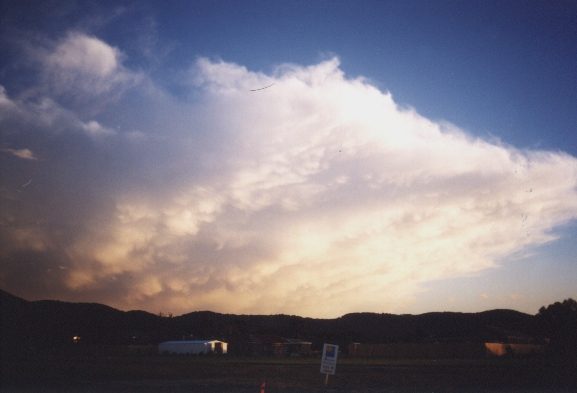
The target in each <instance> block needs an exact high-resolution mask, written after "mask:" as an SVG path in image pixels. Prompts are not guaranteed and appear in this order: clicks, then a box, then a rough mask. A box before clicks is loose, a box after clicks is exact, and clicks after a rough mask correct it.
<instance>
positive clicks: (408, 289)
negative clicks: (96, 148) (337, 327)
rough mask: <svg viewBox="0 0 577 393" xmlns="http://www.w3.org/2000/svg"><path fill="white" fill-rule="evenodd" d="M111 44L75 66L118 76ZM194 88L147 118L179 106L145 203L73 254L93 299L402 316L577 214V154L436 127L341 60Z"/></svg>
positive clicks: (229, 74) (140, 197)
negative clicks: (425, 293)
mask: <svg viewBox="0 0 577 393" xmlns="http://www.w3.org/2000/svg"><path fill="white" fill-rule="evenodd" d="M82 42H84V43H86V41H85V40H83V41H82ZM89 42H91V44H90V45H92V44H93V43H92V41H89ZM66 45H72V44H70V43H69V44H66ZM74 45H77V44H76V43H75V44H74ZM94 45H95V47H94V48H92V49H91V50H92V51H94V53H99V56H109V57H110V59H108V60H106V61H105V60H102V62H101V63H98V64H97V65H95V66H94V67H96V69H92V68H90V67H92V66H87V65H84V63H79V64H77V63H75V62H73V61H69V62H67V64H72V65H74V66H75V67H79V68H81V69H82V70H83V72H85V71H86V69H88V70H92V71H91V72H93V73H94V74H95V75H97V77H101V75H105V76H106V75H108V74H106V72H114V67H116V66H117V65H116V66H115V64H117V63H115V62H114V61H113V60H112V58H113V57H114V56H113V55H114V53H116V52H115V51H113V50H106V49H103V48H101V47H99V46H98V45H96V44H94ZM75 50H76V49H75ZM91 53H92V52H91ZM92 55H93V54H91V55H90V56H92ZM107 70H108V71H107ZM193 80H194V83H195V85H196V86H197V87H196V88H197V89H200V91H199V93H198V95H197V96H196V97H195V100H194V102H188V103H186V102H178V103H175V102H174V101H171V100H169V99H167V98H163V96H157V97H156V99H160V100H162V102H161V103H159V105H150V107H147V108H144V109H142V110H143V111H148V112H154V110H155V108H158V107H171V106H172V109H173V110H172V111H170V112H169V114H170V115H166V114H163V113H157V114H156V116H157V117H158V118H159V119H162V121H163V124H162V130H163V132H162V133H160V132H158V130H157V129H156V125H151V127H150V129H149V130H147V131H146V132H147V133H148V134H151V135H155V136H156V138H153V139H151V140H145V141H144V142H143V143H147V144H148V145H147V146H148V147H149V150H147V154H146V155H144V154H143V156H142V157H141V159H140V160H141V163H142V164H143V165H142V168H144V167H146V168H150V165H151V164H150V163H151V162H154V168H156V169H155V170H157V172H153V171H152V170H151V169H147V170H148V171H149V172H146V173H147V175H148V176H149V177H148V178H147V180H148V181H149V182H150V184H151V187H150V189H148V190H146V191H145V192H138V193H136V192H135V191H134V190H133V189H131V188H129V187H126V188H125V189H121V190H119V191H118V194H116V195H114V198H116V200H117V210H116V213H115V217H114V218H113V220H112V221H111V222H110V227H109V228H106V231H102V232H100V233H98V235H97V236H94V233H90V234H89V235H87V236H86V237H85V238H84V239H81V240H79V241H78V242H76V243H75V244H73V245H71V246H70V250H69V252H70V253H71V255H74V258H75V259H76V260H77V261H83V260H91V261H93V262H94V263H92V264H91V265H79V266H78V267H77V268H76V270H75V269H72V270H71V271H70V273H69V274H70V276H69V284H70V285H71V287H73V288H75V289H76V290H80V289H82V288H91V287H94V286H98V285H99V283H102V282H104V281H105V280H104V279H106V278H109V277H113V276H116V275H119V274H128V273H129V274H131V277H133V281H132V282H133V283H134V284H132V286H131V287H130V288H126V292H125V293H126V297H125V298H124V300H118V302H117V305H119V306H124V307H143V306H144V307H145V306H146V305H143V302H148V303H146V304H154V305H157V304H160V303H163V304H165V305H169V306H170V307H171V310H172V311H174V312H185V311H190V310H192V309H214V310H216V311H227V312H253V313H254V312H256V313H278V312H285V313H294V314H301V315H315V316H321V315H323V316H329V315H330V316H335V315H339V314H343V313H345V312H349V311H395V310H396V309H398V308H400V307H401V306H402V305H403V304H406V303H410V302H411V300H412V298H413V297H414V296H415V294H416V293H417V292H418V291H419V290H420V287H421V284H423V283H425V282H427V281H431V280H436V279H443V278H448V277H459V276H464V275H471V274H476V273H478V272H481V271H483V270H485V269H488V268H492V267H495V266H498V265H499V264H501V263H503V261H505V259H506V257H507V256H510V255H512V254H513V253H516V252H518V251H521V250H523V249H526V248H527V247H530V246H535V245H539V244H543V243H545V242H548V241H551V240H552V239H554V235H553V232H552V230H553V229H554V228H556V227H557V226H559V225H561V224H563V223H566V222H568V221H570V220H573V219H575V218H577V159H575V158H574V157H571V156H569V155H566V154H562V153H552V152H544V151H521V150H517V149H514V148H512V147H509V146H502V145H496V144H492V143H489V142H487V141H484V140H481V139H478V138H474V137H472V136H470V135H468V134H467V133H465V132H464V131H462V130H459V129H458V128H457V127H455V126H451V125H447V124H441V123H437V122H434V121H431V120H429V119H426V118H424V117H422V116H420V115H419V114H418V113H416V112H415V111H414V110H407V109H402V108H400V107H399V106H397V105H396V104H395V102H394V100H393V98H392V96H391V95H390V94H388V93H386V92H381V91H379V90H378V89H377V88H375V87H374V86H372V85H370V84H369V83H368V82H366V81H365V80H363V79H349V78H347V77H346V76H345V75H344V73H343V72H342V71H341V70H340V68H339V63H338V60H336V59H332V60H329V61H326V62H323V63H321V64H318V65H315V66H310V67H300V66H296V65H291V66H282V67H279V69H278V70H276V71H275V72H274V73H273V74H272V75H264V74H260V73H253V72H251V71H249V70H247V69H246V68H244V67H242V66H238V65H235V64H230V63H224V62H211V61H208V60H206V59H201V60H199V62H198V63H197V64H196V67H195V69H194V78H193ZM273 83H274V85H273V86H271V87H270V88H267V89H265V90H260V91H251V90H254V89H256V88H258V87H262V86H268V85H271V84H273ZM143 94H144V92H143ZM158 97H160V98H158ZM90 124H92V123H87V125H86V126H87V127H89V128H90V127H92V126H94V127H92V128H95V129H96V128H97V127H96V125H97V124H98V123H94V124H92V126H91V125H90ZM142 170H143V169H142ZM175 172H176V173H179V176H170V174H171V173H175ZM167 178H170V181H168V180H167ZM160 184H168V185H169V186H167V187H166V188H162V187H160V186H156V185H160ZM94 231H95V232H98V229H94Z"/></svg>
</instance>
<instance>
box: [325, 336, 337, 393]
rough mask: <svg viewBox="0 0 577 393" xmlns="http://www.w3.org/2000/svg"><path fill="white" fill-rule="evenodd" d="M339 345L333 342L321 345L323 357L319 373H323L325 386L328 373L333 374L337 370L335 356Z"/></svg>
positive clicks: (327, 381) (327, 380)
mask: <svg viewBox="0 0 577 393" xmlns="http://www.w3.org/2000/svg"><path fill="white" fill-rule="evenodd" d="M338 354H339V346H338V345H334V344H324V345H323V357H322V359H321V374H325V386H326V385H327V384H328V383H329V375H335V371H336V370H337V356H338Z"/></svg>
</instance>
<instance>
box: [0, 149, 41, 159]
mask: <svg viewBox="0 0 577 393" xmlns="http://www.w3.org/2000/svg"><path fill="white" fill-rule="evenodd" d="M0 151H2V152H4V153H8V154H11V155H13V156H14V157H18V158H21V159H23V160H37V159H38V158H36V156H34V153H32V150H30V149H9V148H2V149H0Z"/></svg>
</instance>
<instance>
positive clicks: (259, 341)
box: [246, 335, 312, 357]
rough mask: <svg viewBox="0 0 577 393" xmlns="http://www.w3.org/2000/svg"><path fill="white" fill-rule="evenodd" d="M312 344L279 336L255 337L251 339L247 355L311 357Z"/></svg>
mask: <svg viewBox="0 0 577 393" xmlns="http://www.w3.org/2000/svg"><path fill="white" fill-rule="evenodd" d="M311 346H312V342H310V341H306V340H302V339H297V338H284V337H279V336H267V335H256V336H255V335H253V336H251V337H250V340H249V342H248V347H247V350H246V353H248V354H250V355H253V356H278V357H284V356H309V355H311V354H312V350H311Z"/></svg>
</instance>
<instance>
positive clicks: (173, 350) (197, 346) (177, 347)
mask: <svg viewBox="0 0 577 393" xmlns="http://www.w3.org/2000/svg"><path fill="white" fill-rule="evenodd" d="M227 350H228V343H226V342H224V341H218V340H186V341H185V340H182V341H165V342H162V343H160V344H158V352H159V353H170V354H187V355H200V354H209V353H217V354H225V353H227Z"/></svg>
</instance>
